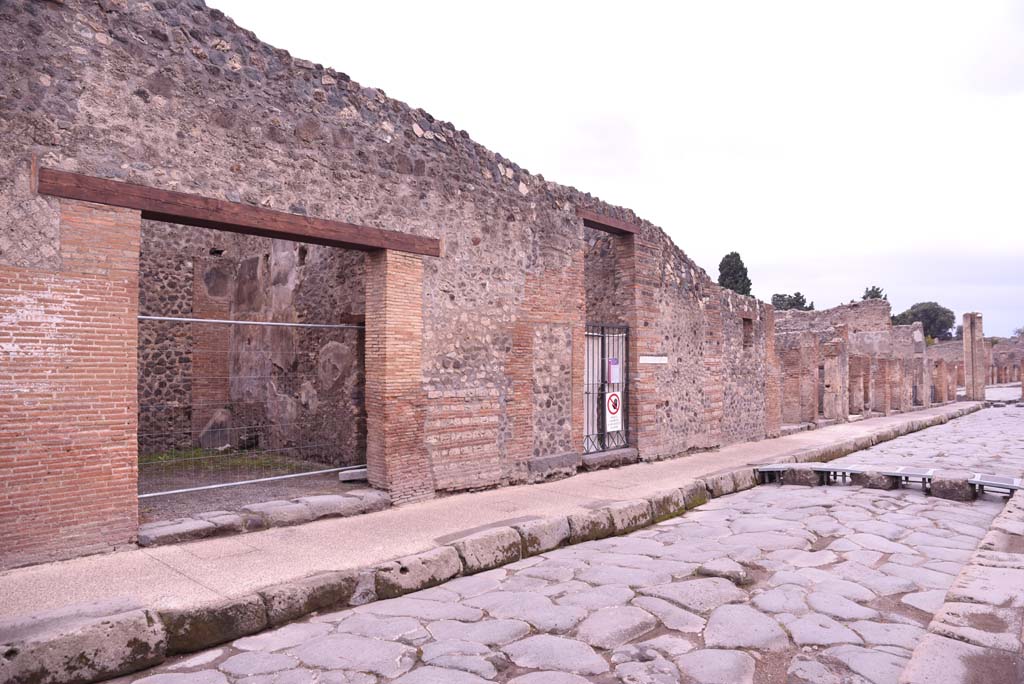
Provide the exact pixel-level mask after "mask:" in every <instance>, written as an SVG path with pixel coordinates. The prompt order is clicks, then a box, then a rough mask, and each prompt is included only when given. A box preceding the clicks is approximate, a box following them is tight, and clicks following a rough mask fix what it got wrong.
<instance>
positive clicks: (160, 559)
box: [0, 402, 979, 616]
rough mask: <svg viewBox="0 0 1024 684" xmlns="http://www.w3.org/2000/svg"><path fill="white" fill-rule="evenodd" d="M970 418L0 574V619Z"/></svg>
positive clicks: (616, 496) (198, 600)
mask: <svg viewBox="0 0 1024 684" xmlns="http://www.w3.org/2000/svg"><path fill="white" fill-rule="evenodd" d="M978 407H979V405H978V404H975V403H966V402H960V403H957V404H950V405H946V406H941V407H936V408H931V409H926V410H923V411H915V412H913V413H908V414H900V415H894V416H888V417H885V418H873V419H869V420H863V421H858V422H855V423H844V424H841V425H834V426H831V427H827V428H822V429H820V430H813V431H810V432H801V433H798V434H794V435H790V436H787V437H781V438H778V439H772V440H765V441H760V442H748V443H743V444H737V445H733V446H729V447H726V448H723V449H721V450H718V451H713V452H705V453H698V454H693V455H690V456H686V457H683V458H678V459H673V460H668V461H661V462H658V463H643V464H636V465H631V466H626V467H622V468H616V469H610V470H602V471H597V472H592V473H585V474H581V475H577V476H575V477H572V478H569V479H565V480H559V481H556V482H550V483H545V484H538V485H524V486H516V487H506V488H503V489H495V490H489V491H485V492H477V493H471V494H461V495H457V496H451V497H445V498H440V499H434V500H432V501H427V502H423V503H419V504H413V505H408V506H403V507H398V508H393V509H389V510H386V511H381V512H379V513H372V514H368V515H363V516H358V517H353V518H336V519H328V520H321V521H318V522H313V523H308V524H305V525H301V526H297V527H286V528H274V529H270V530H266V531H263V532H256V533H251V534H246V535H239V536H235V537H223V538H214V539H205V540H201V541H195V542H189V543H184V544H178V545H169V546H162V547H156V548H150V549H134V550H129V551H123V552H118V553H112V554H106V555H100V556H91V557H87V558H79V559H74V560H70V561H63V562H59V563H49V564H45V565H39V566H34V567H28V568H20V569H16V570H11V571H7V572H5V573H2V574H0V616H17V615H27V614H31V613H36V612H38V611H42V610H48V609H55V608H63V607H67V606H70V605H73V604H78V603H84V602H90V601H98V600H105V599H114V598H120V597H125V598H129V599H133V600H134V601H136V602H138V603H139V604H141V605H144V606H148V607H150V608H157V609H162V608H176V607H187V606H197V605H202V604H205V603H210V602H215V601H220V600H222V599H224V598H234V597H239V596H243V595H245V594H249V593H252V592H253V591H254V590H256V589H258V588H262V587H266V586H268V585H273V584H279V583H283V582H289V581H293V580H296V579H299V578H301V577H305V576H308V575H311V574H314V573H318V572H324V571H329V570H344V569H350V568H364V567H371V566H373V565H375V564H378V563H381V562H383V561H386V560H389V559H392V558H396V557H401V556H405V555H409V554H413V553H418V552H421V551H425V550H427V549H430V548H432V547H434V546H436V545H437V544H439V543H445V542H448V541H450V540H452V539H454V538H457V537H460V536H463V535H464V534H466V533H468V532H471V531H475V530H478V529H482V528H485V527H490V526H496V525H508V524H510V523H514V522H518V521H524V520H529V519H533V518H541V517H546V516H553V515H562V516H564V515H567V514H571V513H575V512H579V511H582V510H586V509H590V508H594V507H598V506H603V505H607V504H608V503H611V502H615V501H628V500H635V499H642V498H644V497H646V496H649V495H652V494H654V493H656V492H659V491H662V490H665V489H666V488H669V487H679V486H682V485H683V484H685V483H686V482H687V481H688V480H693V479H697V478H700V477H703V476H706V475H713V474H715V473H718V472H723V471H728V470H732V469H736V468H740V467H743V466H747V465H753V464H758V463H771V462H775V461H780V460H783V459H785V458H786V457H791V456H794V455H796V454H798V453H800V452H807V451H808V450H814V449H818V450H822V449H826V450H827V449H839V453H837V454H835V455H841V454H842V453H847V452H848V451H847V450H844V444H846V443H849V442H851V441H852V440H864V439H865V438H876V437H880V436H884V437H885V438H892V437H895V436H897V435H899V434H904V433H906V432H909V431H912V430H914V429H918V428H920V427H923V426H924V425H925V424H929V423H932V422H941V421H944V420H945V419H947V418H950V417H953V416H955V415H958V414H962V413H963V412H965V411H970V410H974V409H976V408H978ZM853 448H856V447H851V448H850V449H849V450H853Z"/></svg>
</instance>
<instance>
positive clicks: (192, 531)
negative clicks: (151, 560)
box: [139, 518, 217, 546]
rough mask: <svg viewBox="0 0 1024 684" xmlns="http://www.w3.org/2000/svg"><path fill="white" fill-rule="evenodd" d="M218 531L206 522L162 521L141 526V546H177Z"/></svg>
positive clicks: (194, 520)
mask: <svg viewBox="0 0 1024 684" xmlns="http://www.w3.org/2000/svg"><path fill="white" fill-rule="evenodd" d="M216 531H217V526H216V525H215V524H213V523H212V522H209V521H206V520H196V519H195V518H181V519H178V520H162V521H159V522H155V523H149V524H147V525H140V526H139V546H160V545H161V544H176V543H178V542H183V541H192V540H194V539H202V538H204V537H209V536H210V535H212V534H213V533H214V532H216Z"/></svg>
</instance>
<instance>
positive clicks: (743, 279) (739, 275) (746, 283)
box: [718, 252, 750, 295]
mask: <svg viewBox="0 0 1024 684" xmlns="http://www.w3.org/2000/svg"><path fill="white" fill-rule="evenodd" d="M718 284H719V285H721V286H722V287H727V288H729V289H730V290H732V291H733V292H738V293H740V294H741V295H749V294H750V277H749V276H748V275H747V267H746V266H745V265H744V264H743V259H742V258H741V257H740V253H739V252H729V253H728V254H726V255H725V256H724V257H722V262H721V263H720V264H718Z"/></svg>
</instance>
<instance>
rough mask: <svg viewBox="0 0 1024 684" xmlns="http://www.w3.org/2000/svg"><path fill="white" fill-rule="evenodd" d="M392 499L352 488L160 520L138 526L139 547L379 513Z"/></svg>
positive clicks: (385, 495)
mask: <svg viewBox="0 0 1024 684" xmlns="http://www.w3.org/2000/svg"><path fill="white" fill-rule="evenodd" d="M390 505H391V499H390V498H389V497H388V495H387V494H386V493H384V492H381V491H378V490H376V489H354V490H352V491H349V492H346V493H345V494H321V495H317V496H303V497H299V498H297V499H292V500H290V501H285V500H279V501H264V502H261V503H255V504H249V505H247V506H242V507H241V509H240V510H238V511H207V512H205V513H197V514H196V515H195V516H194V517H191V518H178V519H175V520H159V521H157V522H152V523H146V524H145V525H140V526H139V546H162V545H164V544H178V543H180V542H185V541H196V540H198V539H205V538H207V537H213V536H219V535H226V534H242V533H245V532H255V531H258V530H265V529H267V528H269V527H285V526H288V525H299V524H301V523H307V522H312V521H314V520H323V519H324V518H346V517H350V516H353V515H363V514H364V513H375V512H376V511H382V510H384V509H385V508H388V507H389V506H390Z"/></svg>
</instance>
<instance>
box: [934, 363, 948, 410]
mask: <svg viewBox="0 0 1024 684" xmlns="http://www.w3.org/2000/svg"><path fill="white" fill-rule="evenodd" d="M932 384H933V385H934V386H935V403H936V404H944V403H946V401H948V399H947V398H946V393H947V391H948V390H949V371H948V370H947V369H946V361H945V359H938V360H937V361H935V363H934V372H933V373H932Z"/></svg>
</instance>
